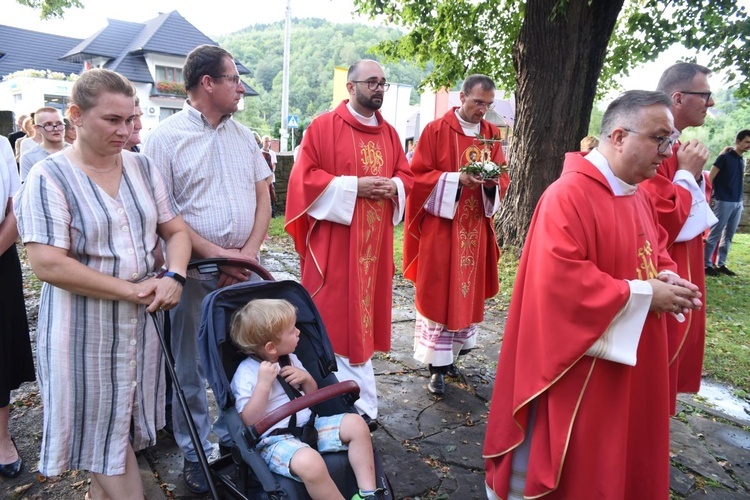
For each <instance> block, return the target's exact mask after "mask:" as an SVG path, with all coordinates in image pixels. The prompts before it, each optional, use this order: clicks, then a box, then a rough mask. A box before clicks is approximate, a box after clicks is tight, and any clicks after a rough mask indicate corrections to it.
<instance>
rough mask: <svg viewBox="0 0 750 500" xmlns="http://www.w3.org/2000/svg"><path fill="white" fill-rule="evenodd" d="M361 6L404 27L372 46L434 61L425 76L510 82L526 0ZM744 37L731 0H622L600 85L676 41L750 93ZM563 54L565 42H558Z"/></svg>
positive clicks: (391, 1) (430, 80)
mask: <svg viewBox="0 0 750 500" xmlns="http://www.w3.org/2000/svg"><path fill="white" fill-rule="evenodd" d="M354 3H355V5H356V6H357V8H358V9H359V10H360V12H361V13H363V14H366V15H370V16H372V17H376V18H380V19H384V20H385V21H387V22H388V23H392V24H396V25H400V26H403V27H404V28H405V29H406V30H408V34H407V35H406V36H404V37H402V38H400V39H398V40H391V41H387V42H384V43H382V44H381V45H380V46H379V47H378V50H379V51H380V52H381V53H382V54H384V55H385V56H386V57H389V58H392V59H394V60H404V59H406V60H408V59H416V61H417V62H418V63H420V64H423V65H424V64H427V63H429V62H432V63H434V65H435V69H434V71H432V72H431V73H430V74H429V75H428V77H427V78H426V79H425V82H424V83H425V84H429V85H431V86H432V87H435V88H438V87H441V86H448V87H452V86H454V85H455V84H456V82H458V81H460V80H462V79H463V77H464V76H465V75H466V74H467V73H483V74H486V75H489V76H491V77H493V78H494V79H495V80H496V83H498V84H499V85H500V86H501V87H502V88H504V89H506V90H509V91H512V90H514V89H515V85H516V81H515V77H516V71H515V68H514V66H513V61H512V57H511V53H512V49H513V44H514V43H515V41H516V39H517V38H518V34H519V32H520V30H521V27H522V25H523V21H524V19H525V18H526V16H527V5H528V3H529V2H525V1H517V0H481V1H475V0H354ZM571 3H587V4H588V5H589V6H591V4H592V0H557V2H556V5H555V6H554V8H553V9H552V11H551V12H549V14H548V15H549V20H550V22H553V21H555V20H556V19H559V18H560V17H563V18H564V17H565V16H566V15H567V12H568V10H569V8H570V7H571ZM748 37H750V19H749V18H748V15H747V12H746V11H745V9H744V7H742V6H741V5H739V4H738V2H736V1H735V0H628V1H627V2H626V4H625V5H624V7H623V9H622V11H621V13H620V16H619V19H618V22H617V25H616V27H615V31H614V33H613V34H612V38H611V41H610V43H609V45H608V47H607V58H606V61H605V65H604V66H603V68H602V74H601V80H600V82H599V83H600V91H606V90H609V89H611V88H612V86H613V85H614V77H615V76H618V75H627V74H629V72H630V71H631V70H632V69H633V68H634V67H635V66H637V65H639V64H641V63H644V62H648V61H653V60H655V59H656V58H657V57H658V56H659V54H661V53H662V52H664V51H665V50H667V49H668V48H670V47H671V46H673V45H674V44H682V45H683V46H684V47H686V48H689V49H694V50H698V51H701V52H706V53H708V54H709V55H710V56H711V67H712V69H714V70H719V69H721V70H724V73H725V74H726V75H727V78H728V81H729V82H732V83H733V84H734V85H736V88H737V89H738V91H739V92H740V94H741V95H743V96H750V83H749V82H748V80H747V76H748V75H750V60H748V58H746V57H744V56H742V54H743V53H744V49H745V48H746V47H747V39H748ZM558 51H559V53H560V56H561V57H565V53H566V47H558Z"/></svg>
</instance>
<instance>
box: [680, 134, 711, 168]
mask: <svg viewBox="0 0 750 500" xmlns="http://www.w3.org/2000/svg"><path fill="white" fill-rule="evenodd" d="M707 161H708V148H707V147H706V146H704V145H703V144H701V142H700V141H698V140H697V139H692V140H690V141H688V142H685V143H682V144H680V148H679V149H678V150H677V168H678V169H679V170H687V171H688V172H690V173H691V174H692V175H693V177H698V176H699V175H701V172H703V166H704V165H705V164H706V162H707Z"/></svg>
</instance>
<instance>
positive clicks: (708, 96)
mask: <svg viewBox="0 0 750 500" xmlns="http://www.w3.org/2000/svg"><path fill="white" fill-rule="evenodd" d="M677 92H679V93H680V94H688V95H697V96H698V97H700V98H701V99H703V102H705V103H708V101H709V100H711V92H693V91H691V90H678V91H677ZM675 93H676V92H675Z"/></svg>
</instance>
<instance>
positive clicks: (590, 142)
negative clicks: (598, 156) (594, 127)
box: [581, 135, 599, 151]
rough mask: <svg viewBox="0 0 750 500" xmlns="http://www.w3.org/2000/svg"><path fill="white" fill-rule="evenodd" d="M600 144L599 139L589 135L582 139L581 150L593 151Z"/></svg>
mask: <svg viewBox="0 0 750 500" xmlns="http://www.w3.org/2000/svg"><path fill="white" fill-rule="evenodd" d="M598 145H599V139H598V138H596V137H594V136H593V135H587V136H586V137H584V138H583V139H581V151H591V150H592V149H594V148H595V147H597V146H598Z"/></svg>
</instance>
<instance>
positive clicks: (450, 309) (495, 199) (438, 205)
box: [404, 75, 510, 396]
mask: <svg viewBox="0 0 750 500" xmlns="http://www.w3.org/2000/svg"><path fill="white" fill-rule="evenodd" d="M460 99H461V106H459V107H455V108H451V109H450V110H448V112H447V113H445V115H443V116H442V117H440V118H438V119H437V120H434V121H432V122H430V123H428V124H427V127H425V129H424V131H423V132H422V134H421V135H420V137H419V142H418V143H417V146H416V148H415V149H414V157H413V158H412V160H411V169H412V172H414V178H415V181H414V192H413V194H412V195H411V196H410V198H409V200H407V205H406V219H405V222H404V224H405V225H406V231H404V277H405V278H406V279H408V280H410V281H412V282H413V283H414V288H415V299H414V303H415V308H416V312H417V321H416V327H415V333H414V335H415V339H414V358H415V359H416V360H418V361H420V362H422V363H424V364H425V365H427V367H428V369H429V371H430V380H429V382H428V385H427V390H428V391H429V392H430V393H431V394H434V395H436V396H441V395H443V394H444V393H445V377H446V376H448V377H451V378H456V377H458V376H459V375H460V373H459V371H458V369H457V367H456V366H455V364H454V362H455V361H456V360H457V359H458V356H459V355H460V354H467V353H468V352H469V351H470V350H471V349H472V348H473V347H474V346H475V344H476V339H477V332H478V326H477V325H478V324H479V323H481V322H482V320H483V319H484V301H485V299H487V298H490V297H492V296H494V295H495V294H496V293H497V292H498V289H499V282H498V272H497V262H498V259H499V255H500V253H499V249H498V246H497V242H496V241H495V230H494V227H493V221H494V214H495V212H497V210H498V208H499V207H500V200H501V199H502V197H503V196H504V194H505V190H506V189H507V187H508V184H509V182H510V181H509V178H508V174H507V173H503V174H502V175H500V177H499V178H494V179H493V178H489V179H484V178H483V177H481V176H478V175H472V174H469V173H467V172H462V171H461V167H463V166H464V165H467V164H469V163H471V164H476V163H475V162H477V161H479V160H480V159H481V161H488V160H489V161H492V162H493V163H495V164H496V165H498V166H501V165H504V164H505V157H504V156H503V149H502V144H501V143H500V141H499V137H500V131H499V130H498V128H497V127H496V126H495V125H493V124H492V123H490V122H489V121H487V120H485V119H484V116H485V114H486V113H487V111H488V110H489V109H491V108H492V106H493V102H494V99H495V82H493V81H492V79H490V78H489V77H487V76H485V75H471V76H469V77H467V78H466V80H465V81H464V84H463V87H462V90H461V93H460ZM479 136H481V137H483V138H484V139H488V140H490V141H491V142H483V141H482V140H480V139H479Z"/></svg>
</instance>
